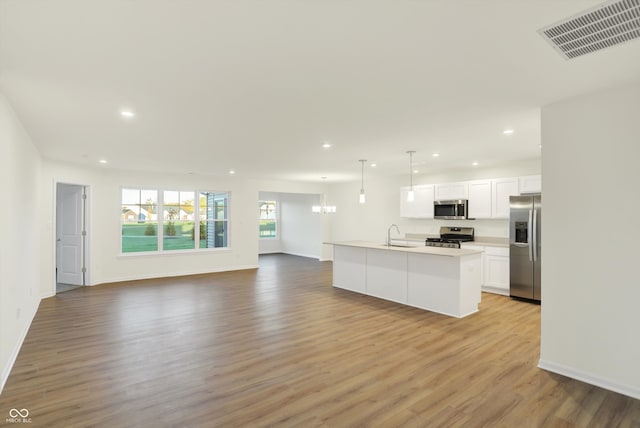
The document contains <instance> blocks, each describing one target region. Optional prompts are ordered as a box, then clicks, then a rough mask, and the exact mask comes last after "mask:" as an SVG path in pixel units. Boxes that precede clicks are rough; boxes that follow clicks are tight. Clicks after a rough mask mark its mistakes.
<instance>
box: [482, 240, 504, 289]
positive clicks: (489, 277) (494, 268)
mask: <svg viewBox="0 0 640 428" xmlns="http://www.w3.org/2000/svg"><path fill="white" fill-rule="evenodd" d="M483 264H484V281H483V284H482V285H483V287H484V288H485V291H491V292H494V293H498V294H505V295H508V294H509V249H508V248H503V247H485V252H484V263H483Z"/></svg>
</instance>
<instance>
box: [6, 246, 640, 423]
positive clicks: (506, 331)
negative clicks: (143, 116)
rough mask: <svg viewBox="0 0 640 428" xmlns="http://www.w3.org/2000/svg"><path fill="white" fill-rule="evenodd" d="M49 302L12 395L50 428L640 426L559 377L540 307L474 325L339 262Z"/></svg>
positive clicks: (472, 319)
mask: <svg viewBox="0 0 640 428" xmlns="http://www.w3.org/2000/svg"><path fill="white" fill-rule="evenodd" d="M260 266H261V267H260V269H258V270H247V271H239V272H228V273H216V274H208V275H197V276H189V277H180V278H171V279H154V280H144V281H135V282H126V283H118V284H107V285H101V286H96V287H82V288H79V289H76V290H72V291H69V292H66V293H62V294H60V295H58V296H56V297H52V298H49V299H45V300H43V301H42V303H41V304H40V309H39V311H38V313H37V315H36V317H35V320H34V322H33V324H32V326H31V329H30V331H29V333H28V335H27V338H26V340H25V343H24V345H23V347H22V350H21V352H20V354H19V356H18V359H17V361H16V364H15V366H14V369H13V372H12V373H11V375H10V376H9V380H8V382H7V385H6V387H5V390H4V391H3V393H2V395H1V396H0V425H2V424H7V425H12V426H18V425H17V424H9V423H7V422H6V420H5V418H6V417H7V415H8V412H9V411H10V409H12V408H16V409H23V408H26V409H28V410H29V412H30V414H29V417H30V418H31V421H32V423H31V424H30V426H38V427H40V426H42V427H76V426H77V427H85V426H96V427H133V426H141V427H164V426H167V427H169V426H171V427H186V426H193V427H250V426H265V427H266V426H295V427H315V426H319V427H354V426H365V427H413V426H415V427H440V426H442V427H458V426H459V427H483V426H486V427H618V426H619V427H639V426H640V401H639V400H634V399H632V398H628V397H625V396H623V395H620V394H616V393H613V392H610V391H606V390H603V389H601V388H598V387H594V386H590V385H588V384H585V383H582V382H578V381H575V380H571V379H568V378H565V377H563V376H559V375H555V374H552V373H549V372H545V371H543V370H540V369H538V368H537V367H536V364H537V361H538V358H539V342H540V331H539V326H540V307H539V306H536V305H533V304H529V303H523V302H518V301H512V300H510V299H509V298H507V297H502V296H497V295H492V294H486V293H485V294H483V296H482V305H481V308H480V309H481V310H480V312H479V313H477V314H474V315H471V316H469V317H467V318H464V319H454V318H450V317H446V316H443V315H438V314H435V313H431V312H427V311H423V310H420V309H415V308H410V307H407V306H402V305H399V304H395V303H392V302H387V301H384V300H379V299H376V298H373V297H368V296H364V295H360V294H356V293H351V292H348V291H344V290H340V289H334V288H333V287H331V268H332V266H331V263H330V262H324V263H323V262H318V261H315V260H312V259H306V258H301V257H295V256H285V255H270V256H263V257H261V260H260Z"/></svg>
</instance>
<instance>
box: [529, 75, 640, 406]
mask: <svg viewBox="0 0 640 428" xmlns="http://www.w3.org/2000/svg"><path fill="white" fill-rule="evenodd" d="M639 112H640V83H635V84H633V85H630V86H626V87H621V88H616V89H610V90H607V91H603V92H598V93H594V94H589V95H585V96H581V97H578V98H574V99H570V100H567V101H563V102H559V103H556V104H553V105H550V106H547V107H545V108H544V109H543V110H542V138H543V150H544V151H543V158H542V174H543V186H544V194H543V204H544V219H543V224H544V226H543V229H542V246H543V247H542V252H543V254H544V256H543V262H542V263H543V264H542V340H541V355H540V367H543V368H546V369H549V370H552V371H555V372H558V373H561V374H564V375H567V376H571V377H574V378H577V379H581V380H584V381H587V382H590V383H593V384H596V385H600V386H603V387H605V388H609V389H612V390H615V391H618V392H622V393H624V394H627V395H630V396H632V397H635V398H640V370H639V369H638V362H640V340H638V337H639V336H638V327H639V326H640V310H638V305H639V304H640V279H639V278H640V277H639V276H638V267H637V263H638V260H639V259H638V255H639V252H638V243H639V242H640V228H638V227H637V225H636V224H635V223H636V219H635V216H636V215H637V214H638V213H639V212H640V196H639V195H640V190H639V189H640V187H639V186H640V168H639V167H638V161H639V160H640V120H638V113H639Z"/></svg>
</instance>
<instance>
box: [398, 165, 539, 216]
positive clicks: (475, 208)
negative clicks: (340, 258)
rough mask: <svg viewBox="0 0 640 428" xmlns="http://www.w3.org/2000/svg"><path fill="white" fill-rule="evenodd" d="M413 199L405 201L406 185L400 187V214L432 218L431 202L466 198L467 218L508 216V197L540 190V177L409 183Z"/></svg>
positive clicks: (407, 188) (509, 208)
mask: <svg viewBox="0 0 640 428" xmlns="http://www.w3.org/2000/svg"><path fill="white" fill-rule="evenodd" d="M413 189H414V194H415V199H414V201H413V202H407V193H408V192H409V187H402V188H401V189H400V217H407V218H433V201H450V200H456V199H467V200H468V201H469V208H468V209H469V211H468V216H469V218H470V219H486V218H496V219H498V218H501V219H504V218H509V213H510V210H511V207H510V203H509V197H510V196H518V195H522V194H527V193H541V192H542V177H541V176H540V175H527V176H522V177H510V178H495V179H486V180H474V181H464V182H457V183H440V184H423V185H419V186H413Z"/></svg>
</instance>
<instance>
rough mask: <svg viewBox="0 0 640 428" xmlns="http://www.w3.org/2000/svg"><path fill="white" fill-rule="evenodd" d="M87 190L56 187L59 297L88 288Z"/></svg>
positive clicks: (62, 186)
mask: <svg viewBox="0 0 640 428" xmlns="http://www.w3.org/2000/svg"><path fill="white" fill-rule="evenodd" d="M86 206H87V186H83V185H78V184H66V183H57V184H56V235H55V236H56V273H55V275H56V278H55V282H56V294H57V293H61V292H64V291H69V290H73V289H75V288H78V287H82V286H84V285H86V281H87V269H86V261H87V260H86V259H87V257H86V241H87V228H86V213H87V209H86Z"/></svg>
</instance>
